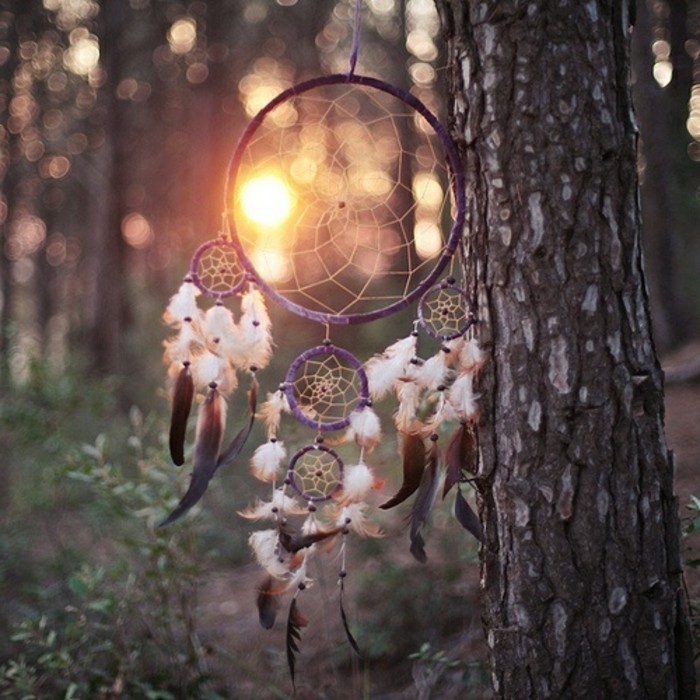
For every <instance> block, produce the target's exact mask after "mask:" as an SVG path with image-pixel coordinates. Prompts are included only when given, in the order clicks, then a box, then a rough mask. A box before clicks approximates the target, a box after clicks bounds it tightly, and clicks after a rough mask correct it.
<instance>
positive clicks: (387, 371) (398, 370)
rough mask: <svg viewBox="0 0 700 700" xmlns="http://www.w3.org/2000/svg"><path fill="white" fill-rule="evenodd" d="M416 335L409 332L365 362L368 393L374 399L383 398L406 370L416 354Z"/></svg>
mask: <svg viewBox="0 0 700 700" xmlns="http://www.w3.org/2000/svg"><path fill="white" fill-rule="evenodd" d="M416 340H417V338H416V336H415V335H413V334H411V335H409V336H408V337H406V338H401V339H400V340H397V341H396V342H395V343H393V344H392V345H390V346H389V347H388V348H387V349H386V350H385V351H384V352H383V353H382V354H381V355H375V356H374V357H372V358H370V359H369V360H368V361H367V362H366V363H365V372H366V373H367V381H368V383H369V393H370V395H371V396H372V398H373V399H374V400H375V401H380V400H381V399H383V398H384V397H385V396H386V395H387V393H388V392H389V391H391V389H392V388H393V386H394V384H395V383H396V381H397V380H398V379H400V378H401V377H402V376H403V374H404V373H405V371H406V367H407V365H408V364H409V363H410V362H411V360H412V359H413V358H414V357H415V355H416Z"/></svg>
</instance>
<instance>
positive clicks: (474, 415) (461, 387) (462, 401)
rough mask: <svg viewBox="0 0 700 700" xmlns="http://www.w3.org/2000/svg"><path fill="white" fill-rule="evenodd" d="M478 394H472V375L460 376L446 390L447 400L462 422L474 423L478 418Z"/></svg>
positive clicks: (466, 373) (467, 373)
mask: <svg viewBox="0 0 700 700" xmlns="http://www.w3.org/2000/svg"><path fill="white" fill-rule="evenodd" d="M478 398H479V396H478V394H475V393H474V375H473V374H472V373H471V372H464V373H462V374H460V375H459V376H458V377H457V379H455V381H454V382H453V383H452V386H451V387H450V388H449V389H448V394H447V400H448V401H449V402H450V404H451V405H452V407H453V408H454V409H455V411H456V412H457V414H458V415H459V416H460V417H461V418H463V419H464V420H467V421H470V422H474V421H476V420H477V419H478V418H479V406H478V405H477V399H478Z"/></svg>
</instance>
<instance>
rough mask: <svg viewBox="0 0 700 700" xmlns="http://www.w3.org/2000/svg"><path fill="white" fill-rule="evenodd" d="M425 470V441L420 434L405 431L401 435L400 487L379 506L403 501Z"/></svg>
mask: <svg viewBox="0 0 700 700" xmlns="http://www.w3.org/2000/svg"><path fill="white" fill-rule="evenodd" d="M424 471H425V443H424V442H423V438H422V437H421V436H420V435H417V434H415V433H405V434H404V437H403V483H402V484H401V488H400V489H399V490H398V491H397V492H396V493H395V494H394V495H393V496H392V497H391V498H390V499H389V500H388V501H387V502H386V503H382V505H380V506H379V507H380V508H382V509H383V510H387V509H388V508H393V507H394V506H397V505H399V503H403V502H404V501H405V500H406V499H407V498H408V497H409V496H410V495H411V494H413V493H415V491H416V490H417V489H418V486H419V485H420V482H421V478H422V476H423V472H424Z"/></svg>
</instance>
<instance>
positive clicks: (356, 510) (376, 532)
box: [335, 503, 382, 537]
mask: <svg viewBox="0 0 700 700" xmlns="http://www.w3.org/2000/svg"><path fill="white" fill-rule="evenodd" d="M335 525H336V527H344V528H346V529H348V530H350V531H352V532H355V533H357V534H358V535H360V536H362V537H381V536H382V531H381V530H380V529H379V526H378V525H377V524H376V523H373V522H371V521H370V520H369V518H368V517H367V504H366V503H350V504H348V505H345V506H342V507H340V508H339V509H338V510H337V512H336V516H335Z"/></svg>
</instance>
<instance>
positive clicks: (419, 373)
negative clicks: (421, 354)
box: [416, 349, 450, 391]
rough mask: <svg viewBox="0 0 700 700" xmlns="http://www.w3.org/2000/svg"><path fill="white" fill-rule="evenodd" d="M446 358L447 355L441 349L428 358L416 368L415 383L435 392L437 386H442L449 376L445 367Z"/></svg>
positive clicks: (447, 368)
mask: <svg viewBox="0 0 700 700" xmlns="http://www.w3.org/2000/svg"><path fill="white" fill-rule="evenodd" d="M448 357H449V354H448V353H446V352H445V351H444V350H442V349H441V350H439V351H438V352H437V354H435V355H433V356H432V357H430V358H428V359H427V360H426V361H425V362H424V363H423V364H422V365H421V366H420V367H418V368H417V370H416V382H417V383H418V384H419V385H420V386H422V387H425V388H426V389H430V390H431V391H435V390H436V389H437V388H438V387H439V386H441V385H444V384H445V382H446V381H447V380H448V379H449V376H450V369H449V367H448V366H447V360H448Z"/></svg>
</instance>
